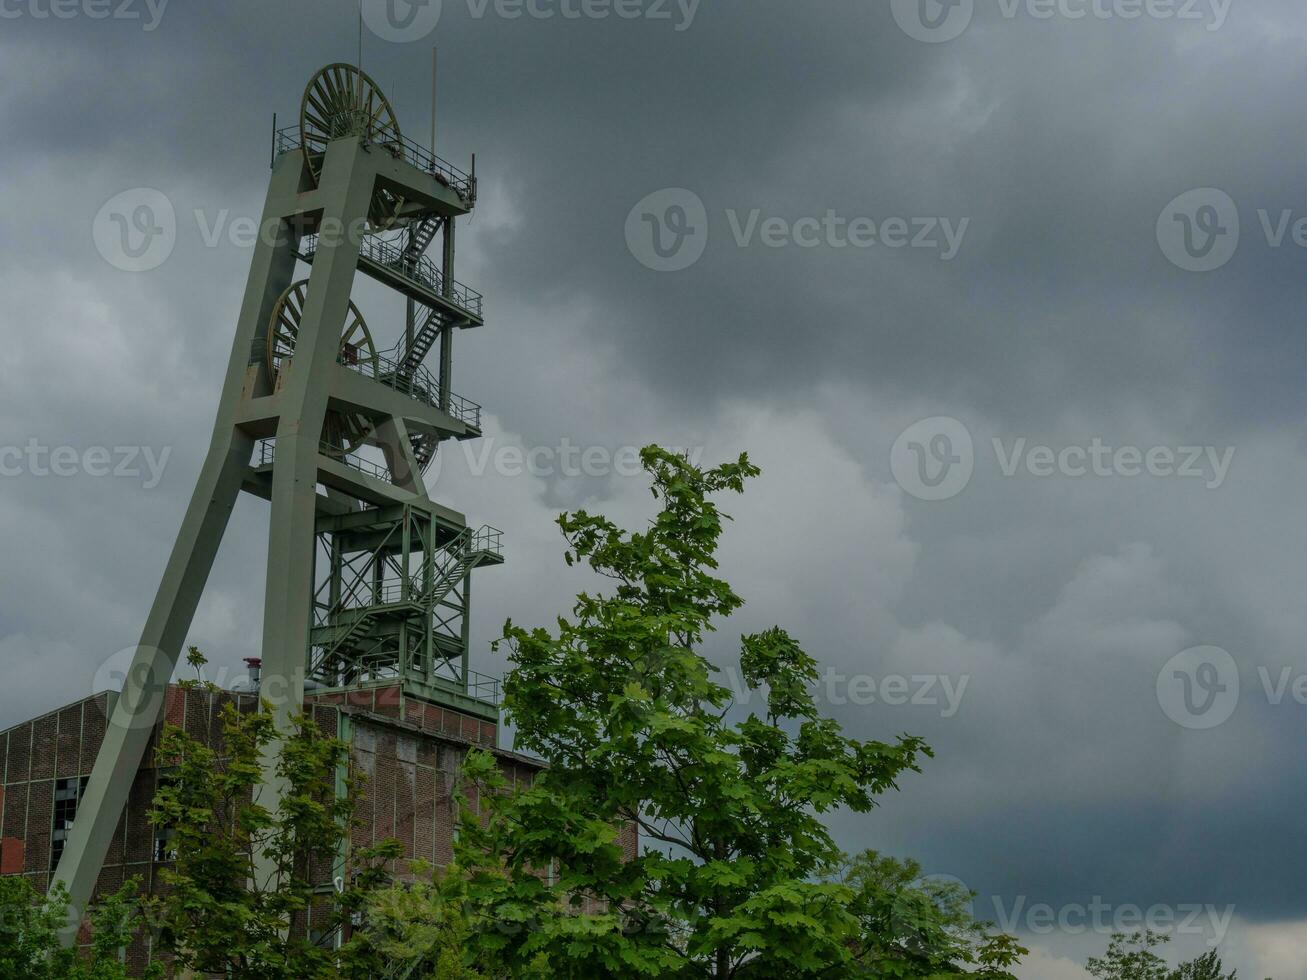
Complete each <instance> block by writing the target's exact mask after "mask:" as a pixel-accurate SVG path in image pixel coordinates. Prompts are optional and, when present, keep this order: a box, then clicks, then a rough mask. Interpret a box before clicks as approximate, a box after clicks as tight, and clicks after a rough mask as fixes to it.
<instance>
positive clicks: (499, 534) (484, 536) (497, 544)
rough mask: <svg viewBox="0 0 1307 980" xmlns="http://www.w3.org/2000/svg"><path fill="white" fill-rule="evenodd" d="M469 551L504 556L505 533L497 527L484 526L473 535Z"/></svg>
mask: <svg viewBox="0 0 1307 980" xmlns="http://www.w3.org/2000/svg"><path fill="white" fill-rule="evenodd" d="M468 550H469V551H484V552H487V553H488V554H492V555H499V556H501V557H502V556H503V554H504V532H503V531H501V530H499V528H497V527H491V526H490V525H489V524H486V525H484V526H483V527H481V528H480V529H479V530H477V531H476V532H475V533H474V534H473V535H472V543H471V546H470V548H469V549H468Z"/></svg>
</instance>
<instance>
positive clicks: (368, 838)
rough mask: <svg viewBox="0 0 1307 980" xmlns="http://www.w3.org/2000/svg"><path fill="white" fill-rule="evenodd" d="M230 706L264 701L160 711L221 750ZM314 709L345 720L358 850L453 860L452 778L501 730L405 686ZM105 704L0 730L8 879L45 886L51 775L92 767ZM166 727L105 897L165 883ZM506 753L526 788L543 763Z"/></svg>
mask: <svg viewBox="0 0 1307 980" xmlns="http://www.w3.org/2000/svg"><path fill="white" fill-rule="evenodd" d="M233 701H234V702H235V703H236V704H237V705H238V706H239V707H240V709H241V710H255V708H256V705H257V699H256V698H255V697H254V696H253V695H248V694H246V695H235V694H231V693H228V692H221V693H219V694H217V695H213V694H210V693H208V692H203V691H185V690H182V689H179V688H175V687H174V688H171V689H170V690H169V692H168V696H167V701H166V703H165V706H164V718H165V719H166V721H167V722H168V723H169V724H173V725H176V726H178V727H180V728H182V729H183V730H184V731H186V732H187V733H189V734H190V735H192V736H194V737H196V738H199V739H202V740H204V741H205V742H207V743H208V744H210V745H213V746H214V747H220V746H219V743H220V741H221V737H220V735H221V733H220V724H219V715H220V709H221V707H222V705H223V703H225V702H233ZM306 707H307V708H310V709H311V711H312V714H313V719H314V721H315V723H316V724H317V725H318V726H319V727H320V728H321V729H322V730H323V731H324V732H326V733H327V734H329V735H332V736H338V735H341V734H345V732H344V731H343V727H344V726H343V724H342V721H343V719H344V718H347V719H348V729H347V733H348V735H349V741H350V766H351V770H352V772H353V774H354V775H356V776H358V777H360V778H361V780H362V783H363V787H362V788H363V797H362V799H361V800H360V801H359V804H358V816H359V819H360V822H361V826H360V827H359V828H358V829H356V830H355V831H354V832H353V834H352V841H351V843H352V845H353V846H354V847H363V846H367V845H369V844H373V843H376V842H378V841H381V840H384V839H386V838H395V839H397V840H399V841H400V842H401V844H402V845H403V848H404V852H403V853H404V856H403V860H402V861H401V862H400V864H399V866H398V867H397V868H396V869H395V870H396V872H397V873H399V874H401V875H404V874H407V873H409V871H410V867H411V862H412V861H413V860H415V859H419V858H420V859H423V860H425V861H427V862H430V863H433V864H435V865H437V866H440V865H444V864H447V863H448V862H449V861H450V860H451V859H452V857H453V835H454V824H455V820H456V814H455V812H454V808H453V800H452V795H453V784H454V779H455V777H456V775H457V772H458V769H459V767H460V765H461V764H462V761H463V758H464V756H465V755H466V754H467V752H468V751H469V749H471V748H472V747H484V748H490V749H493V748H494V746H495V744H496V739H497V734H498V733H497V730H496V726H495V725H494V724H493V723H490V722H487V721H485V720H483V719H478V718H473V717H471V716H469V715H466V714H463V713H461V712H457V711H454V710H452V709H448V708H441V707H438V706H435V705H430V704H426V703H425V702H422V701H418V700H416V699H413V698H409V697H405V696H404V695H403V694H402V692H401V691H400V689H399V688H398V687H381V688H377V689H372V690H367V691H358V692H353V693H351V694H350V695H348V696H346V695H343V694H342V695H321V696H315V697H312V698H311V699H310V702H309V704H306ZM107 708H108V699H107V697H106V696H105V695H99V696H97V697H93V698H88V699H86V700H84V701H81V702H79V703H77V704H74V705H69V706H68V707H66V708H63V709H60V710H59V711H57V712H53V713H51V714H48V715H44V716H42V717H40V718H37V719H34V720H33V721H30V722H25V723H24V724H22V725H18V726H16V727H14V728H12V729H10V730H9V731H6V732H0V874H23V875H26V876H27V877H28V879H29V880H30V881H31V882H32V884H33V885H34V886H35V887H36V888H37V889H38V890H40V891H44V890H46V889H47V888H48V887H49V881H50V875H51V873H52V870H53V869H52V867H51V856H52V855H51V836H52V829H53V826H52V825H53V809H54V789H55V782H56V780H58V779H69V778H77V777H81V776H87V775H89V774H90V772H91V769H92V767H93V766H94V764H95V759H96V755H97V753H98V751H99V748H100V744H101V742H102V741H103V739H104V733H105V729H106V725H107V716H106V711H107ZM161 728H162V725H159V726H156V728H155V731H154V732H153V733H152V735H151V739H150V744H149V748H148V749H147V755H146V760H145V762H144V764H143V765H142V767H141V769H140V771H139V772H138V773H137V775H136V777H135V779H134V780H133V782H132V786H131V789H130V791H129V794H128V800H127V805H126V807H125V809H124V813H123V815H122V817H121V819H120V820H119V821H118V825H117V828H116V830H115V833H114V836H113V838H112V841H111V844H110V848H109V852H108V854H107V856H106V861H105V866H104V869H103V870H102V872H101V874H100V878H99V881H98V885H97V895H100V894H108V893H111V892H113V891H116V890H117V889H118V888H119V887H121V886H122V884H123V883H124V882H125V881H128V880H130V879H132V878H139V879H140V880H141V884H142V887H143V889H144V890H146V891H154V890H156V889H157V888H158V886H159V885H160V878H159V872H160V870H161V869H162V868H163V867H165V865H162V864H159V863H157V862H155V860H154V855H155V846H154V838H155V834H154V828H153V826H152V825H151V824H150V822H149V810H150V806H151V803H152V801H153V798H154V794H155V792H156V790H157V789H158V785H159V776H160V772H159V770H158V768H157V765H156V758H155V748H156V746H157V742H158V737H159V733H160V731H161ZM498 754H499V756H500V758H501V760H502V764H503V766H504V769H505V773H506V774H507V775H508V776H509V778H510V781H511V782H513V783H514V784H523V783H529V781H530V780H531V779H532V778H533V773H534V772H535V771H536V768H537V767H535V766H533V765H532V764H530V763H529V762H528V761H527V760H524V759H521V758H520V757H516V756H512V755H511V754H509V753H504V752H499V753H498ZM314 872H315V877H320V879H321V880H322V881H323V882H324V883H326V882H329V881H330V880H331V877H332V876H333V875H334V874H335V868H334V867H333V866H331V864H330V862H324V863H323V865H322V866H321V867H315V868H314ZM149 957H150V949H149V943H148V939H147V937H144V936H142V937H140V938H138V940H137V941H136V942H135V943H134V944H133V946H132V947H131V948H130V949H129V950H128V960H129V962H130V963H131V964H133V968H134V969H143V968H144V966H145V965H146V963H147V962H148V960H149Z"/></svg>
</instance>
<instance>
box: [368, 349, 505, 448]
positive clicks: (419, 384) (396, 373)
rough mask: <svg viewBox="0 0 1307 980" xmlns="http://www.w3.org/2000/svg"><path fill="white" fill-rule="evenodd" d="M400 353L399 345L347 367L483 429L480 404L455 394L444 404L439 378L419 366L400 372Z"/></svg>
mask: <svg viewBox="0 0 1307 980" xmlns="http://www.w3.org/2000/svg"><path fill="white" fill-rule="evenodd" d="M401 343H402V342H401ZM398 353H399V346H398V345H396V346H395V347H392V348H390V349H389V350H387V351H384V352H383V353H380V354H378V355H377V356H376V357H375V358H371V357H363V358H360V359H359V360H358V362H357V363H355V364H345V367H347V368H349V369H350V370H351V371H357V372H358V373H359V374H361V375H363V376H364V377H365V378H372V379H373V380H375V381H380V382H381V383H382V384H383V385H385V386H386V387H388V388H394V389H395V390H396V391H398V392H399V393H400V394H403V395H408V397H410V398H412V399H415V400H416V401H420V402H422V403H423V404H426V405H430V406H431V407H432V408H438V409H440V410H441V411H442V412H447V413H448V414H449V415H450V416H452V417H453V418H455V419H457V420H458V421H460V422H462V423H463V424H464V425H468V426H471V427H472V428H474V429H480V428H481V406H480V405H478V404H477V403H476V402H474V401H471V400H469V399H467V398H464V397H463V396H462V395H456V394H454V393H453V392H452V391H451V392H450V393H449V404H448V405H442V404H441V399H440V382H439V381H438V380H437V379H436V376H435V375H433V374H432V373H431V372H430V371H428V370H427V369H426V368H424V367H419V368H418V369H417V370H415V371H408V370H401V368H400V363H399V361H398V359H397V358H396V356H395V355H397V354H398ZM342 363H344V362H342Z"/></svg>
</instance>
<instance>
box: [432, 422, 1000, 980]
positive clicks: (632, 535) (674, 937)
mask: <svg viewBox="0 0 1307 980" xmlns="http://www.w3.org/2000/svg"><path fill="white" fill-rule="evenodd" d="M642 460H643V463H644V466H645V469H646V470H647V471H648V472H649V474H650V475H651V478H652V492H653V496H654V498H655V499H656V500H657V502H658V504H659V510H658V513H657V514H656V516H655V517H654V519H653V521H652V523H651V524H650V526H649V527H648V528H647V530H644V531H640V532H627V531H624V530H622V529H621V528H619V527H617V526H616V525H615V524H613V523H612V522H610V521H609V520H607V519H606V518H604V517H601V516H596V515H591V514H589V513H586V512H584V511H582V512H578V513H573V514H565V515H563V516H562V517H561V518H560V519H559V525H560V527H561V528H562V531H563V534H564V536H565V538H566V541H567V545H568V547H567V550H566V560H567V562H568V564H569V565H570V564H573V563H576V562H581V561H584V562H586V563H588V564H589V566H590V567H591V568H592V569H593V570H594V571H596V572H598V573H599V574H600V575H602V576H605V577H607V578H608V579H610V580H611V581H612V582H613V586H612V589H611V592H610V593H609V594H605V595H592V594H589V593H583V594H581V595H580V596H579V597H578V599H577V602H576V605H575V607H574V609H573V614H572V618H571V619H567V618H560V619H559V620H558V622H557V628H556V631H550V630H546V629H530V630H528V629H524V628H521V627H518V626H516V625H514V624H513V623H512V622H510V623H508V624H507V626H506V627H505V631H504V639H503V640H502V641H501V642H502V643H506V644H507V646H508V648H509V650H510V653H511V660H512V664H513V669H512V672H511V673H510V675H509V677H508V678H507V681H506V684H505V703H504V704H505V709H506V713H507V716H508V719H509V720H510V721H511V722H512V723H513V724H514V725H515V726H516V743H517V745H518V746H519V747H520V748H522V749H524V750H526V751H528V752H532V753H535V754H537V755H539V756H540V757H541V758H542V759H543V760H544V761H545V763H546V764H547V766H548V768H547V769H546V770H545V771H543V772H542V773H541V774H540V775H539V777H538V778H537V779H536V780H535V782H534V784H533V785H532V786H531V787H530V788H528V789H525V790H521V791H518V792H514V793H510V792H508V789H507V787H506V786H505V784H504V780H503V777H502V775H501V774H500V772H499V769H498V767H497V766H496V765H495V763H494V762H493V760H491V759H489V758H488V757H486V756H485V755H484V754H479V753H473V754H471V755H469V757H468V760H467V763H466V765H465V769H464V777H465V780H466V789H467V793H466V795H465V796H464V797H463V800H464V809H465V811H466V817H465V819H464V820H463V821H462V824H461V829H460V836H459V841H458V847H457V852H456V853H457V858H458V866H457V868H456V869H455V873H456V875H457V876H458V880H459V885H458V887H460V888H463V889H465V891H466V895H467V903H468V905H469V908H470V909H471V910H472V913H471V914H472V916H473V923H474V928H473V930H472V934H471V937H470V940H471V941H470V947H469V955H468V961H469V962H470V963H475V964H477V965H478V966H480V967H481V968H483V969H485V970H486V971H487V972H488V973H489V974H490V975H491V976H495V977H501V976H503V977H530V976H536V975H544V973H543V972H540V968H541V965H542V964H547V973H548V975H549V976H551V977H557V978H569V977H577V978H581V977H584V978H596V977H619V976H620V977H633V976H659V977H685V978H697V977H705V978H706V977H714V978H718V980H725V978H739V980H746V978H749V980H751V978H773V977H774V978H781V977H784V978H794V977H831V978H834V977H851V976H917V977H924V976H936V977H944V976H956V975H961V971H962V970H963V969H964V968H965V967H966V965H967V964H976V965H979V966H980V967H981V968H983V969H986V970H988V971H990V972H988V973H987V974H983V975H985V976H990V977H1003V976H1008V974H1007V973H1006V972H1004V971H1005V967H1006V965H1008V964H1009V963H1010V962H1011V961H1012V960H1013V959H1014V958H1015V956H1016V955H1017V953H1019V952H1020V950H1019V949H1017V947H1015V944H1013V943H1012V942H1011V940H1009V939H1006V938H997V937H996V938H993V939H984V938H982V939H980V940H979V941H978V942H971V941H968V940H966V939H963V938H960V935H963V936H965V935H968V932H967V931H968V929H969V928H970V927H969V926H968V924H967V923H965V922H963V921H962V920H961V915H960V911H959V909H958V908H957V907H956V906H955V905H947V904H946V907H945V908H944V909H943V910H942V911H941V909H940V907H939V906H938V905H936V906H934V911H933V912H931V911H930V909H929V908H927V906H926V904H922V905H920V906H919V907H916V909H915V911H914V913H913V915H914V918H913V919H912V928H913V929H914V930H915V936H914V937H913V938H911V940H909V938H908V937H900V939H901V940H902V941H899V942H895V941H893V940H892V939H887V937H886V935H885V934H883V933H881V932H879V931H878V930H879V929H880V928H881V923H880V916H881V915H882V914H883V912H884V909H883V908H881V907H880V906H879V905H878V903H879V902H880V901H882V900H883V899H884V898H885V897H886V896H885V895H883V894H881V893H880V892H878V891H877V889H878V888H880V887H882V886H883V884H884V882H883V881H882V880H880V879H878V878H877V873H876V868H877V867H878V866H876V865H875V864H874V861H875V859H873V858H867V859H866V860H865V862H864V864H863V865H861V866H858V867H859V870H857V871H856V872H855V876H854V877H852V878H849V877H841V876H840V873H839V872H840V868H841V866H842V864H843V855H842V854H841V853H840V851H839V850H838V848H837V847H836V845H835V843H834V841H833V840H832V838H831V836H830V834H829V832H828V831H827V829H826V826H825V824H824V823H823V819H822V818H823V816H825V815H827V814H830V813H831V812H832V811H834V810H836V809H847V810H851V811H853V812H857V813H865V812H868V811H869V810H871V809H872V808H873V807H874V806H875V799H876V797H877V796H878V795H879V794H882V793H885V792H887V791H889V790H892V789H895V788H896V781H897V779H898V778H899V777H900V776H901V775H902V774H903V773H905V772H909V771H916V770H917V767H918V761H919V760H920V759H921V758H922V757H924V756H928V755H929V754H930V751H929V749H928V748H927V747H926V745H925V744H924V743H923V742H922V741H921V740H920V739H917V738H914V737H910V736H904V737H901V738H899V739H898V740H896V741H894V742H892V743H883V742H878V741H865V742H864V741H858V740H855V739H851V738H848V737H846V736H845V735H844V734H843V732H842V730H841V728H840V726H839V725H838V724H837V723H836V722H835V721H834V720H832V719H828V718H823V717H822V716H821V715H820V713H819V712H818V710H817V706H816V704H815V702H814V699H813V696H812V687H813V685H814V684H815V682H816V680H817V677H818V674H817V664H816V662H815V661H814V660H813V659H812V658H811V657H810V656H809V655H808V654H807V653H805V652H804V651H803V649H802V648H801V647H800V646H799V644H798V643H797V642H796V641H795V640H794V639H793V638H791V637H790V636H789V634H787V633H786V632H785V631H784V630H783V629H781V628H779V627H776V628H772V629H769V630H766V631H764V632H761V633H756V634H753V635H749V636H744V637H742V639H741V645H740V667H741V674H742V676H743V680H744V683H745V685H746V686H747V688H748V694H749V696H750V698H752V697H753V696H754V695H760V696H761V697H762V700H763V702H764V703H765V710H764V711H763V712H762V714H761V716H760V715H759V714H757V713H750V714H749V715H748V716H747V717H744V718H742V719H741V718H739V715H740V714H742V711H740V710H737V708H738V706H737V705H736V702H735V698H734V697H733V695H732V692H731V691H729V690H727V689H726V688H725V687H723V686H722V685H721V684H720V683H718V681H717V680H716V679H715V676H714V675H715V668H713V667H712V666H711V665H710V664H709V663H708V662H707V661H706V660H705V659H704V657H703V655H702V653H701V652H700V648H701V646H702V644H703V642H704V640H705V638H706V636H707V635H708V634H709V633H710V632H711V631H712V630H714V629H715V626H716V622H717V621H718V620H720V619H721V618H723V617H726V616H729V615H730V614H731V613H732V612H734V611H735V610H737V609H738V608H739V607H740V606H741V605H742V602H743V600H742V599H741V598H740V597H739V596H738V595H737V594H736V593H735V592H734V591H732V589H731V587H730V586H729V585H728V584H727V583H726V582H725V581H723V580H722V579H720V578H718V577H716V576H715V575H714V574H713V572H714V571H715V570H716V568H717V560H716V551H717V547H718V543H719V539H720V537H721V534H722V530H723V524H724V521H725V520H727V519H728V518H727V517H726V516H725V515H723V514H722V513H721V512H720V511H719V510H718V508H717V506H716V504H715V503H714V501H713V499H712V498H713V497H714V496H715V495H717V494H720V493H725V492H731V493H740V492H743V490H744V486H745V482H746V481H747V480H748V479H750V478H752V477H754V476H756V475H757V474H758V472H759V471H758V469H757V468H756V467H754V466H753V465H752V464H750V463H749V461H748V458H747V457H745V456H741V457H740V459H739V460H738V461H736V462H733V463H727V464H725V465H722V466H718V467H716V468H714V469H711V470H708V471H703V470H701V469H699V468H698V467H696V466H694V465H692V464H691V463H690V462H689V461H688V460H687V459H686V458H684V457H681V456H678V455H676V454H673V453H671V452H668V451H665V450H662V449H659V448H656V447H651V448H648V449H646V450H644V452H643V453H642ZM497 646H498V644H497ZM631 824H633V825H635V826H638V828H639V830H640V834H641V837H642V839H643V840H644V841H645V842H646V844H647V845H650V846H647V847H646V849H645V850H644V852H643V853H642V854H639V855H636V856H635V857H634V858H633V859H630V860H628V859H627V855H625V854H624V853H623V848H622V846H621V842H620V837H619V834H620V829H621V828H622V827H623V826H624V825H631ZM879 868H880V869H881V870H883V869H884V868H885V866H884V865H883V864H882V865H880V866H879ZM454 880H455V879H454V877H453V876H451V877H450V878H447V879H446V883H445V884H446V887H452V882H453V881H454ZM970 935H972V936H973V938H974V933H972V934H970ZM914 971H915V972H914Z"/></svg>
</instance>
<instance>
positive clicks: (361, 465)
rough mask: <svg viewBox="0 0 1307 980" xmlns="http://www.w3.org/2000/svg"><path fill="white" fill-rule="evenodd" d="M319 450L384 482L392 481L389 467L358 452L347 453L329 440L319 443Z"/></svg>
mask: <svg viewBox="0 0 1307 980" xmlns="http://www.w3.org/2000/svg"><path fill="white" fill-rule="evenodd" d="M318 452H320V453H321V454H322V455H323V456H326V457H327V458H328V459H334V460H335V461H336V462H337V463H344V464H345V465H346V466H348V467H350V469H355V470H358V471H359V472H360V473H363V474H365V475H367V476H370V477H373V478H374V479H377V480H380V481H382V482H383V483H390V482H391V479H390V470H389V469H388V468H387V467H385V466H381V465H379V464H377V463H374V462H372V460H370V459H364V458H363V457H362V456H359V455H358V454H357V453H347V452H345V451H344V450H343V449H341V448H340V446H333V445H331V444H330V443H328V442H323V443H320V444H319V445H318Z"/></svg>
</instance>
